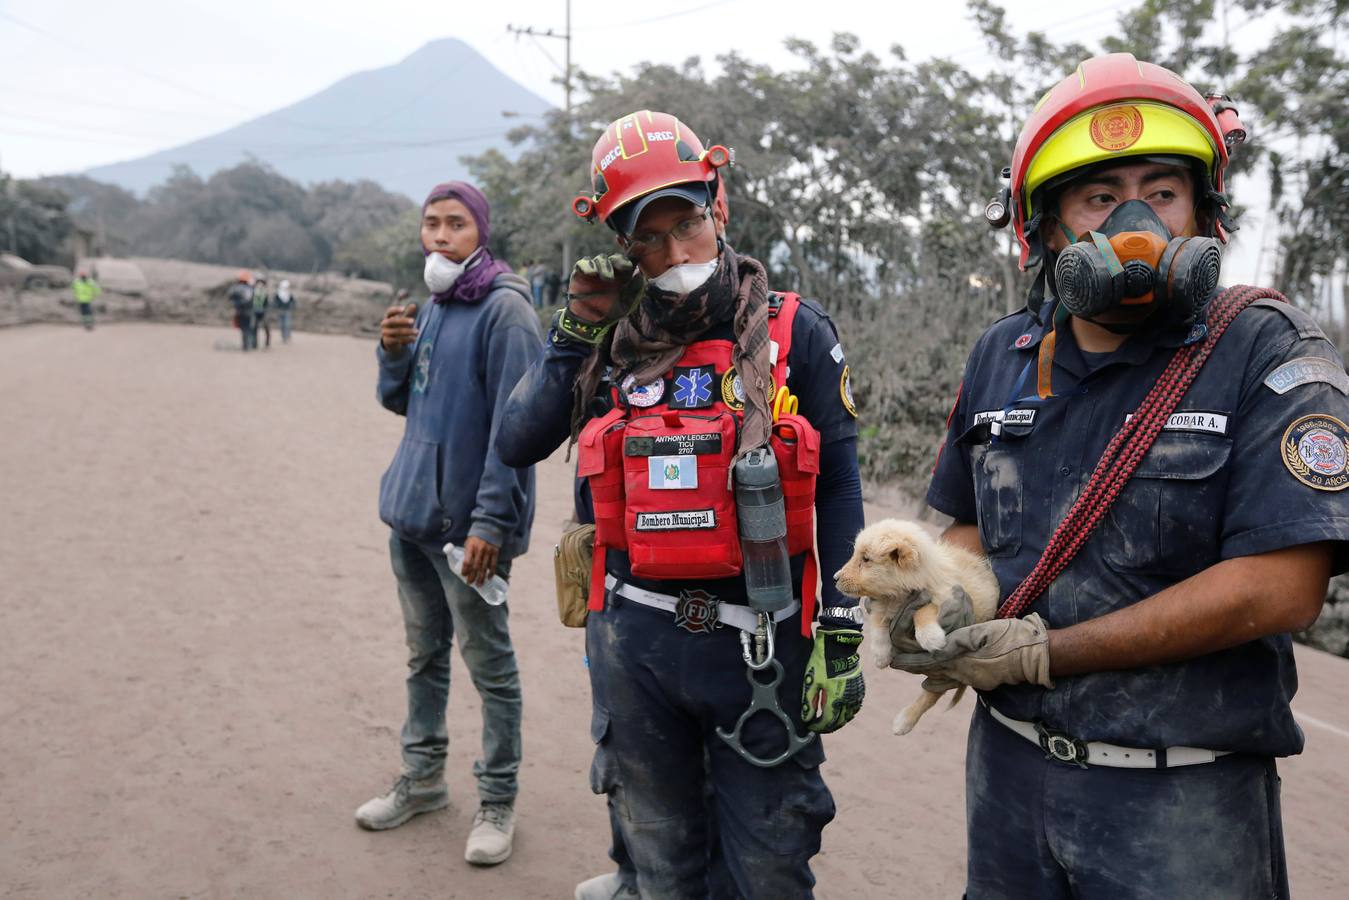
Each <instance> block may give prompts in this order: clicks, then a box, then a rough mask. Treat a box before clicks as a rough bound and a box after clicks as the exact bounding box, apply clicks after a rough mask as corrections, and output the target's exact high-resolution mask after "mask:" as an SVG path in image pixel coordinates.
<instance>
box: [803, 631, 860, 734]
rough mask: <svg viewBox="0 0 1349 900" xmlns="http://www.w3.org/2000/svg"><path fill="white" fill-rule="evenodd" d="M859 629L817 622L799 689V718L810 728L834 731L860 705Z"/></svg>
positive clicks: (827, 732) (816, 730) (844, 722)
mask: <svg viewBox="0 0 1349 900" xmlns="http://www.w3.org/2000/svg"><path fill="white" fill-rule="evenodd" d="M861 649H862V632H861V631H859V630H858V629H856V628H844V627H829V626H825V625H820V626H819V627H818V628H816V629H815V646H814V647H812V648H811V651H810V660H809V661H808V662H807V663H806V677H805V683H804V684H803V686H802V691H801V721H803V722H805V724H806V727H807V728H809V729H810V730H811V731H815V732H818V733H820V734H829V733H830V732H832V731H838V730H839V729H840V728H842V727H843V726H844V725H847V724H848V722H850V721H852V718H853V716H855V715H857V713H858V711H859V710H861V709H862V698H864V697H865V696H866V693H867V687H866V683H865V682H863V680H862V657H861V654H860V652H859V651H860V650H861Z"/></svg>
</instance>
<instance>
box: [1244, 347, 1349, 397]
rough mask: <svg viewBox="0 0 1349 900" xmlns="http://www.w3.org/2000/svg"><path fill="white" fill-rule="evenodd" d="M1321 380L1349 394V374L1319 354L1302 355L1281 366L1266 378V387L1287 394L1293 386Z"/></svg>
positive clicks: (1277, 392)
mask: <svg viewBox="0 0 1349 900" xmlns="http://www.w3.org/2000/svg"><path fill="white" fill-rule="evenodd" d="M1315 381H1319V382H1322V383H1324V384H1328V385H1330V386H1331V387H1333V388H1334V389H1335V390H1337V391H1339V392H1340V393H1341V394H1349V374H1345V371H1344V370H1343V369H1341V368H1340V367H1339V366H1337V365H1335V363H1333V362H1331V361H1330V360H1328V359H1322V358H1321V357H1319V356H1302V357H1299V358H1298V359H1291V360H1289V361H1288V362H1286V363H1284V364H1283V365H1281V366H1279V367H1278V368H1277V369H1275V370H1274V371H1273V372H1270V373H1269V377H1268V378H1266V379H1265V387H1267V388H1269V389H1270V390H1271V391H1273V392H1274V393H1276V394H1286V393H1288V392H1289V391H1291V390H1292V389H1293V388H1295V387H1297V386H1299V385H1303V384H1311V383H1312V382H1315Z"/></svg>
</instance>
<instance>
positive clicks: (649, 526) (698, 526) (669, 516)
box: [637, 509, 717, 531]
mask: <svg viewBox="0 0 1349 900" xmlns="http://www.w3.org/2000/svg"><path fill="white" fill-rule="evenodd" d="M716 527H717V511H716V510H714V509H688V510H679V511H676V512H651V513H638V514H637V530H638V531H701V530H703V529H709V528H716Z"/></svg>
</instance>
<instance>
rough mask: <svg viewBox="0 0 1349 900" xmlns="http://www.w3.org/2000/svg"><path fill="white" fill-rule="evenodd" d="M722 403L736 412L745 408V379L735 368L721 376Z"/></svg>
mask: <svg viewBox="0 0 1349 900" xmlns="http://www.w3.org/2000/svg"><path fill="white" fill-rule="evenodd" d="M721 402H722V403H725V404H726V406H727V407H729V408H730V409H733V410H735V411H736V412H740V411H741V410H743V409H744V408H745V379H743V378H741V377H740V373H739V372H737V371H736V370H735V366H732V367H731V368H729V369H727V370H726V374H724V375H722V376H721Z"/></svg>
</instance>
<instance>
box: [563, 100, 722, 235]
mask: <svg viewBox="0 0 1349 900" xmlns="http://www.w3.org/2000/svg"><path fill="white" fill-rule="evenodd" d="M733 158H734V155H733V154H732V153H731V151H730V150H728V149H726V148H725V147H723V146H721V145H717V146H714V147H710V148H708V149H707V150H704V149H703V144H702V142H701V141H700V140H698V136H697V135H696V134H694V133H693V130H692V129H691V128H689V127H688V126H687V125H685V124H684V123H683V122H681V121H679V120H678V119H677V118H675V117H674V116H672V115H670V114H669V113H662V112H652V111H651V110H646V109H644V110H640V111H638V112H635V113H631V114H629V115H626V116H623V117H622V118H620V119H615V120H614V121H613V122H611V123H610V124H609V127H608V128H605V129H604V133H603V134H601V135H600V139H599V140H598V141H596V142H595V150H594V153H593V154H592V156H591V167H590V184H591V193H589V194H581V195H580V196H579V197H577V198H576V199H575V200H574V201H572V210H573V211H574V212H575V213H576V214H577V215H578V216H580V217H581V218H583V219H586V220H587V221H594V220H595V219H599V221H601V222H604V223H605V224H606V225H608V226H609V227H610V228H613V229H614V230H615V231H617V232H618V233H619V234H628V233H630V232H631V230H632V227H633V225H635V224H636V222H637V217H638V216H639V215H641V212H642V210H643V209H644V208H645V207H646V205H647V204H648V203H650V202H651V201H652V200H655V199H657V198H658V197H670V196H675V197H683V198H685V199H687V200H689V201H691V202H693V203H696V204H698V205H699V206H707V205H708V204H709V203H710V202H712V201H714V200H715V199H716V195H717V193H718V188H717V185H716V184H715V182H716V181H717V180H718V179H717V169H719V168H721V167H722V166H725V165H728V164H730V163H731V162H732V160H733Z"/></svg>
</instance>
